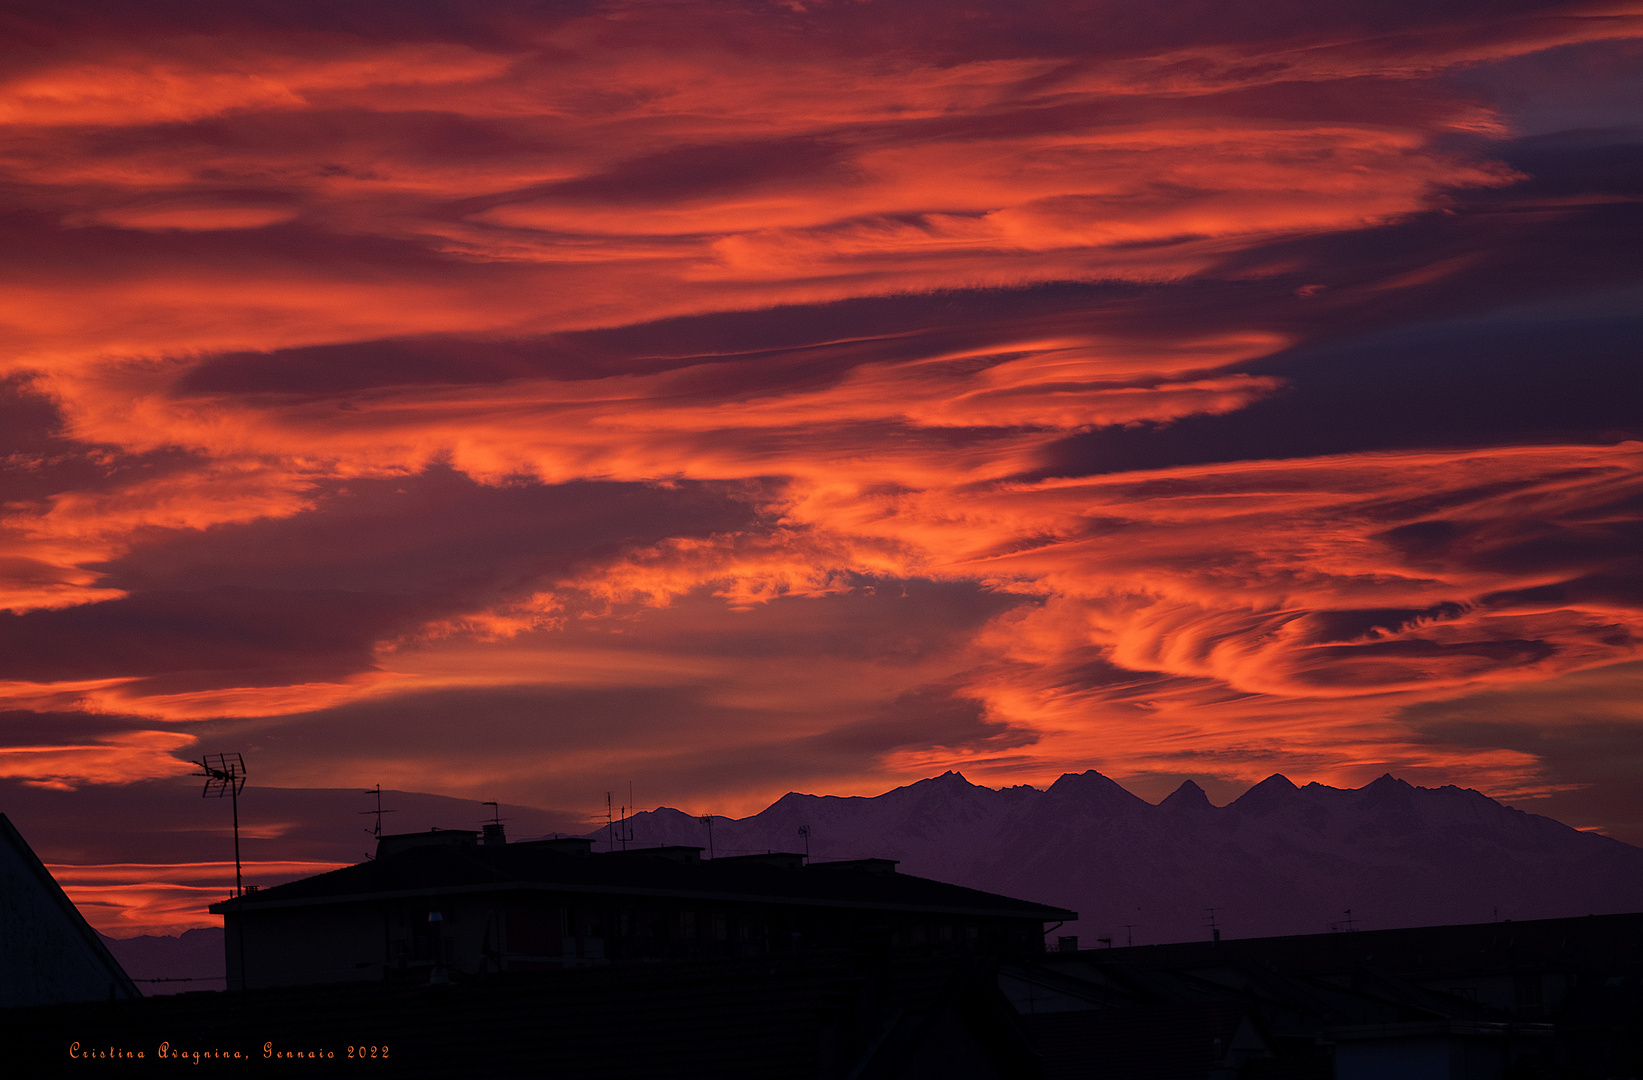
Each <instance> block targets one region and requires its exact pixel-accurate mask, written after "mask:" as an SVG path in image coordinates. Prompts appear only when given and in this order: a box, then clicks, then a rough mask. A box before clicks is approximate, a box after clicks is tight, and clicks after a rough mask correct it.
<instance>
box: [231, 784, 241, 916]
mask: <svg viewBox="0 0 1643 1080" xmlns="http://www.w3.org/2000/svg"><path fill="white" fill-rule="evenodd" d="M228 801H229V803H230V805H232V806H233V808H234V895H235V896H243V895H245V882H244V879H243V878H242V877H241V875H240V789H239V786H238V785H235V786H234V787H233V789H232V791H231V793H230V795H229V796H228Z"/></svg>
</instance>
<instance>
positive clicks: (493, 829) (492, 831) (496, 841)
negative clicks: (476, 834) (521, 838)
mask: <svg viewBox="0 0 1643 1080" xmlns="http://www.w3.org/2000/svg"><path fill="white" fill-rule="evenodd" d="M507 842H508V838H507V837H506V836H503V835H502V823H501V822H500V821H487V822H486V823H485V846H486V847H501V846H502V845H503V844H506V843H507Z"/></svg>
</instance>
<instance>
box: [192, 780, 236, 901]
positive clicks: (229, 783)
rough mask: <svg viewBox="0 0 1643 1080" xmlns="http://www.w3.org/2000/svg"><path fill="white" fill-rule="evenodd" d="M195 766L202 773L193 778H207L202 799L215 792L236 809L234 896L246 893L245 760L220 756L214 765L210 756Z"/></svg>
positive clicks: (201, 794) (201, 795)
mask: <svg viewBox="0 0 1643 1080" xmlns="http://www.w3.org/2000/svg"><path fill="white" fill-rule="evenodd" d="M194 764H196V765H198V766H199V767H200V769H201V771H200V772H197V773H191V774H190V775H192V776H203V777H205V790H204V791H202V792H200V798H202V799H209V798H210V797H211V795H212V793H213V792H215V793H216V796H217V798H219V799H220V798H222V797H223V796H224V795H227V796H228V799H229V802H231V803H232V804H233V807H234V895H235V896H239V895H241V894H242V893H244V892H245V885H244V878H243V876H242V875H241V873H240V789H241V788H243V787H244V786H245V759H244V758H243V757H241V756H240V755H239V754H235V755H234V756H233V757H229V756H228V755H227V754H218V755H217V757H216V764H212V759H211V757H210V755H207V756H205V757H202V758H201V759H200V760H199V761H197V762H195V763H194Z"/></svg>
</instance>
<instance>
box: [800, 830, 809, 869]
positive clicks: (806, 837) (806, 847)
mask: <svg viewBox="0 0 1643 1080" xmlns="http://www.w3.org/2000/svg"><path fill="white" fill-rule="evenodd" d="M799 835H800V836H802V837H804V861H805V862H809V861H810V826H808V825H800V826H799Z"/></svg>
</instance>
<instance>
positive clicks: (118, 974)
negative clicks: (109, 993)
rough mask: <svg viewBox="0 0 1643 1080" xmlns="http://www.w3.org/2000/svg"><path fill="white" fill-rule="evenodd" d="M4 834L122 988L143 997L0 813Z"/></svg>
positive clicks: (130, 995)
mask: <svg viewBox="0 0 1643 1080" xmlns="http://www.w3.org/2000/svg"><path fill="white" fill-rule="evenodd" d="M0 837H3V838H4V839H5V840H6V842H7V843H9V844H11V846H12V847H13V848H14V849H15V850H16V851H17V854H18V856H19V857H20V858H21V859H22V862H23V865H25V866H27V867H28V868H29V870H30V872H31V873H33V874H34V876H35V877H36V878H37V879H38V880H39V883H40V886H41V888H43V889H45V890H46V893H47V894H48V895H50V896H51V898H52V901H53V902H54V903H56V905H57V906H58V908H59V909H61V910H62V913H63V916H64V917H65V918H67V919H68V921H69V923H70V925H72V926H73V927H74V929H75V932H76V933H78V934H79V935H80V937H81V939H82V940H83V941H84V942H85V943H86V945H87V946H88V947H89V948H90V949H91V950H92V952H93V953H94V954H95V955H96V957H97V959H98V960H100V961H101V962H102V963H103V965H104V966H105V967H107V968H108V970H109V973H110V974H111V975H113V976H114V977H115V981H116V984H117V985H118V986H119V987H120V989H121V990H122V991H124V992H125V993H126V995H127V996H128V997H133V998H140V997H142V996H143V994H142V991H140V990H138V989H137V984H136V983H134V982H132V981H131V976H130V975H127V974H126V970H125V968H123V967H121V966H120V962H119V961H118V960H116V959H114V954H113V953H111V952H109V951H108V946H106V945H104V944H103V939H102V938H100V937H98V936H97V931H96V930H93V929H92V927H91V924H90V923H88V922H86V917H85V916H84V915H82V914H80V909H79V908H77V907H75V906H74V901H72V900H70V899H69V898H68V893H66V892H64V891H63V887H62V886H61V885H59V884H57V879H56V878H54V877H52V876H51V871H50V870H47V869H46V864H45V863H43V862H41V861H40V856H38V855H36V854H35V853H34V849H33V848H31V847H29V842H28V841H27V840H25V839H23V834H22V833H20V832H18V831H17V826H15V825H13V824H12V823H11V819H10V818H8V817H7V816H6V815H5V814H0Z"/></svg>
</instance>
